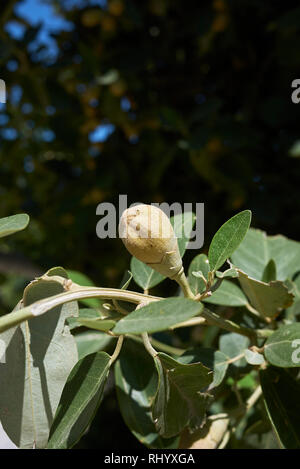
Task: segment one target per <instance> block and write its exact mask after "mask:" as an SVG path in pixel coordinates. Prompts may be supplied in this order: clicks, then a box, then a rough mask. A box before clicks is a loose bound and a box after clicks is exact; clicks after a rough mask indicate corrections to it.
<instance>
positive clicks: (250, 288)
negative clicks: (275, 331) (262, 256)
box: [237, 269, 294, 318]
mask: <svg viewBox="0 0 300 469" xmlns="http://www.w3.org/2000/svg"><path fill="white" fill-rule="evenodd" d="M237 272H238V274H239V277H238V278H239V282H240V284H241V287H242V289H243V290H244V292H245V293H246V295H247V297H248V298H249V301H250V303H251V305H252V306H253V307H254V308H255V309H256V310H257V311H258V312H259V313H260V314H261V316H262V317H264V318H274V317H276V316H277V315H278V314H279V312H280V311H281V310H282V309H284V308H287V307H288V306H290V305H291V304H292V303H293V298H294V296H293V294H292V293H290V292H289V290H288V288H287V286H286V285H285V284H284V283H283V282H281V281H278V280H276V281H274V282H269V283H264V282H261V281H259V280H255V279H254V278H251V277H249V276H248V275H247V274H245V272H243V271H242V270H239V269H237Z"/></svg>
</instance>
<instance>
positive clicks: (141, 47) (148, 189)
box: [0, 0, 300, 435]
mask: <svg viewBox="0 0 300 469" xmlns="http://www.w3.org/2000/svg"><path fill="white" fill-rule="evenodd" d="M20 3H22V1H14V0H13V1H11V0H8V1H6V2H1V4H0V23H1V24H0V78H1V79H4V80H5V82H6V86H7V92H8V100H7V104H6V106H3V105H2V106H1V108H0V217H5V216H8V215H12V214H14V213H20V212H27V213H28V214H29V215H30V217H31V223H30V225H29V227H28V229H27V230H26V231H25V232H22V233H19V234H17V235H16V236H14V237H12V238H8V240H7V241H6V240H5V241H3V242H2V243H1V247H0V270H1V279H0V280H3V281H4V280H5V279H6V280H5V282H4V283H2V290H1V297H0V308H1V312H3V310H4V308H5V307H13V306H14V304H15V303H16V301H18V298H16V301H15V302H14V298H13V294H12V292H13V291H16V290H20V291H21V290H22V288H23V287H24V283H26V281H27V280H26V279H29V278H32V277H33V274H34V272H35V271H36V272H37V273H40V272H45V271H46V270H47V269H48V268H50V267H52V266H54V265H62V266H64V267H65V268H67V269H73V270H78V271H80V272H84V273H85V274H87V275H88V276H89V277H91V278H92V279H93V281H94V282H95V283H96V284H97V285H99V286H105V285H109V286H111V287H113V286H118V285H119V282H120V280H121V278H122V275H123V272H124V270H125V269H127V268H128V267H129V260H130V257H129V254H128V253H126V252H125V250H124V247H123V245H122V243H121V242H120V241H119V240H117V239H104V240H100V239H98V238H97V236H96V224H97V222H98V221H99V216H97V215H96V207H97V205H98V204H99V203H101V202H104V201H105V202H113V203H114V204H116V206H118V197H119V194H127V195H128V203H129V204H130V203H133V202H137V201H139V202H145V203H151V202H163V201H166V202H169V203H173V202H175V201H177V202H180V203H184V202H205V238H206V243H205V246H204V252H207V248H208V242H209V240H210V239H211V237H212V235H213V234H214V233H215V231H216V229H217V228H218V227H219V226H220V225H221V224H222V223H223V222H224V221H225V220H227V219H228V218H230V217H231V216H232V215H234V214H235V213H236V212H237V211H241V210H243V209H251V210H252V212H253V222H252V226H257V227H259V228H260V229H263V230H266V231H267V232H268V234H277V233H282V234H284V235H286V236H288V237H290V238H292V239H297V237H298V233H299V209H300V206H299V182H300V178H299V176H300V167H299V159H298V153H297V152H296V153H295V148H297V145H298V144H299V121H300V103H299V105H297V104H293V103H292V101H291V94H292V91H293V89H292V88H291V83H292V81H293V80H294V79H296V78H299V75H300V55H299V49H300V7H299V4H298V2H293V1H291V2H288V3H287V2H286V3H285V2H282V1H279V0H266V1H264V2H261V1H258V0H251V1H250V0H239V1H237V0H207V1H202V2H199V1H196V0H191V1H190V2H183V1H180V0H146V1H143V2H141V1H138V0H107V3H106V2H103V5H104V6H103V7H97V6H86V5H87V4H88V2H81V1H79V0H78V1H73V2H69V0H62V1H55V0H48V1H47V3H49V4H51V5H53V7H55V8H56V10H57V12H58V13H59V14H60V15H61V16H62V17H64V18H65V19H66V20H67V21H68V22H70V24H71V25H72V28H70V30H68V31H60V32H57V33H56V34H53V38H54V39H55V41H56V43H57V45H58V49H59V53H58V55H56V56H55V55H54V56H53V54H52V55H51V54H50V53H49V51H47V48H46V46H45V45H44V46H43V45H41V46H39V47H33V46H32V44H34V43H35V41H36V39H37V37H38V35H39V34H40V31H41V30H42V28H43V26H42V25H37V26H32V25H31V23H30V22H28V21H26V20H25V19H23V18H21V17H20V16H19V15H18V14H17V12H16V8H15V7H16V5H18V4H20ZM70 3H72V5H73V6H72V8H71V7H70ZM11 21H15V22H17V23H18V24H19V26H20V25H21V27H22V28H23V29H24V34H23V35H22V37H20V38H19V39H14V38H13V37H12V36H11V34H9V32H8V31H7V29H6V25H7V23H9V22H11ZM99 126H101V127H100V130H99ZM95 129H98V133H97V132H95ZM99 135H100V136H99ZM20 253H22V257H20ZM195 254H196V253H195V252H192V253H189V252H187V254H186V258H185V259H186V262H187V264H188V262H189V260H190V259H191V258H192V257H193V256H194V255H195ZM28 261H30V262H32V263H33V265H30V266H29V267H28V265H27V262H28ZM9 266H11V267H9ZM6 271H10V274H9V275H8V276H4V275H3V274H4V273H5V272H6ZM16 273H17V274H18V276H17V277H16V276H15V274H16ZM2 277H3V278H2ZM16 278H17V279H18V280H16ZM172 288H174V287H173V286H172V285H171V282H170V281H168V280H167V281H166V282H164V284H163V286H159V287H158V291H160V289H165V290H166V291H168V292H169V291H170V289H172ZM207 340H210V339H207ZM212 340H213V339H212ZM107 399H111V398H110V397H109V398H107ZM113 405H114V404H113ZM108 415H110V414H108ZM92 434H93V432H92ZM96 435H97V433H96Z"/></svg>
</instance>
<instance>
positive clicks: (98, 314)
mask: <svg viewBox="0 0 300 469" xmlns="http://www.w3.org/2000/svg"><path fill="white" fill-rule="evenodd" d="M121 317H123V315H122V314H120V313H118V312H117V311H115V310H107V309H105V308H102V307H100V308H80V310H79V313H78V316H77V317H75V318H74V317H71V318H68V319H67V322H68V324H69V326H70V329H71V330H72V329H75V328H76V327H81V326H86V327H90V328H91V329H97V330H100V331H107V330H109V329H111V328H112V327H113V326H114V325H115V323H116V321H117V320H118V319H120V318H121ZM86 321H89V322H90V323H91V325H88V324H87V322H86ZM92 323H94V325H92Z"/></svg>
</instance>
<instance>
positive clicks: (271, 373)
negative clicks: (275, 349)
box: [260, 367, 300, 449]
mask: <svg viewBox="0 0 300 469" xmlns="http://www.w3.org/2000/svg"><path fill="white" fill-rule="evenodd" d="M260 382H261V387H262V390H263V396H264V401H265V405H266V409H267V412H268V416H269V419H270V421H271V424H272V427H273V429H274V431H275V433H276V435H277V437H278V439H279V441H280V442H281V444H282V446H283V448H285V449H300V401H299V395H300V383H299V381H296V380H295V379H294V378H293V377H292V376H291V375H290V374H289V372H288V371H287V370H285V369H282V368H274V367H268V368H267V369H265V370H261V371H260Z"/></svg>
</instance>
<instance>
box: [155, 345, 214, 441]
mask: <svg viewBox="0 0 300 469" xmlns="http://www.w3.org/2000/svg"><path fill="white" fill-rule="evenodd" d="M155 365H156V368H157V372H158V388H157V393H156V396H155V400H154V404H153V419H154V422H155V425H156V428H157V429H158V431H159V433H160V434H161V435H162V436H164V437H171V436H175V435H177V434H178V433H180V432H181V431H182V430H183V429H184V428H185V427H186V426H187V425H188V426H189V428H190V429H191V431H195V430H196V429H197V428H200V427H201V426H202V425H203V424H204V423H205V412H206V409H207V407H208V405H209V404H210V403H211V401H212V396H211V395H210V394H208V393H206V392H201V391H203V390H204V389H205V388H207V387H208V386H209V384H210V383H211V382H212V379H213V376H212V372H211V371H210V370H209V369H208V368H206V367H205V366H204V365H202V364H201V363H194V364H190V365H183V364H181V363H179V362H178V361H176V360H174V359H173V358H171V357H169V356H168V355H166V354H165V353H158V354H157V356H156V357H155Z"/></svg>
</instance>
